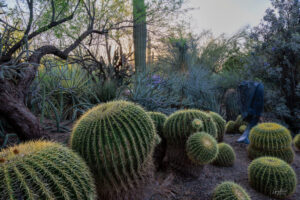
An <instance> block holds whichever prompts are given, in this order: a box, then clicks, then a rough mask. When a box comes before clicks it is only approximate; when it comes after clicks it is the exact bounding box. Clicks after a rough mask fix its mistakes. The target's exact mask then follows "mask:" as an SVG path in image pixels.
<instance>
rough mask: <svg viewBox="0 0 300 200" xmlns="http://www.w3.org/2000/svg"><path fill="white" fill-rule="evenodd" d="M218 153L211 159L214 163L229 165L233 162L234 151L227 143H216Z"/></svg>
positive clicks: (223, 165)
mask: <svg viewBox="0 0 300 200" xmlns="http://www.w3.org/2000/svg"><path fill="white" fill-rule="evenodd" d="M218 149H219V153H218V155H217V157H216V159H215V160H214V161H213V164H214V165H218V166H222V167H229V166H232V165H233V164H234V161H235V152H234V150H233V149H232V147H231V146H230V145H229V144H226V143H219V144H218Z"/></svg>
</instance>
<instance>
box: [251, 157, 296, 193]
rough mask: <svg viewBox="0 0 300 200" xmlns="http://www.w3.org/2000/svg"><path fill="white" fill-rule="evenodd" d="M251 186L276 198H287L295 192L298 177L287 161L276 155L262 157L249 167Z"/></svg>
mask: <svg viewBox="0 0 300 200" xmlns="http://www.w3.org/2000/svg"><path fill="white" fill-rule="evenodd" d="M248 178H249V182H250V185H251V187H253V188H254V189H255V190H257V191H258V192H261V193H263V194H265V195H268V196H270V197H274V198H281V199H285V198H286V197H288V196H290V195H291V194H293V193H294V192H295V189H296V186H297V178H296V174H295V172H294V170H293V169H292V168H291V167H290V166H289V164H287V163H286V162H285V161H283V160H281V159H278V158H275V157H261V158H257V159H255V160H253V161H252V162H251V164H250V165H249V167H248Z"/></svg>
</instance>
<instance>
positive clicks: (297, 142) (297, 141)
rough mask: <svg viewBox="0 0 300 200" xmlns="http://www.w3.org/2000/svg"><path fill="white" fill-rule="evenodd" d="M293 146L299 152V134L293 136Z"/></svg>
mask: <svg viewBox="0 0 300 200" xmlns="http://www.w3.org/2000/svg"><path fill="white" fill-rule="evenodd" d="M294 145H295V147H296V148H297V149H298V150H300V133H299V134H298V135H296V136H295V138H294Z"/></svg>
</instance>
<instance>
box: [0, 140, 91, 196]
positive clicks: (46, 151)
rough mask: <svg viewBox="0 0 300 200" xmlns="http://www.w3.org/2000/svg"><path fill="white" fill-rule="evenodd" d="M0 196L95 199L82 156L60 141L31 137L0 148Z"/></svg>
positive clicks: (89, 175) (88, 172)
mask: <svg viewBox="0 0 300 200" xmlns="http://www.w3.org/2000/svg"><path fill="white" fill-rule="evenodd" d="M0 199H1V200H7V199H10V200H19V199H28V200H35V199H49V200H50V199H53V200H54V199H60V200H65V199H70V200H71V199H78V200H83V199H85V200H93V199H96V190H95V185H94V180H93V178H92V176H91V174H90V171H89V168H88V166H87V165H86V164H85V162H84V161H83V159H82V158H81V157H79V156H78V155H77V154H76V153H74V152H72V151H71V150H70V149H68V148H66V147H63V146H62V145H60V144H57V143H53V142H47V141H35V142H27V143H23V144H20V145H17V146H13V147H10V148H8V149H4V150H2V151H1V152H0Z"/></svg>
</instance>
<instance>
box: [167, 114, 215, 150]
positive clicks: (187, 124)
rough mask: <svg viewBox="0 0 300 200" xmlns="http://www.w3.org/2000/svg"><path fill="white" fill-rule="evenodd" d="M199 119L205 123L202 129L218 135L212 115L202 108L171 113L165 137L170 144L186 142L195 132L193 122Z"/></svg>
mask: <svg viewBox="0 0 300 200" xmlns="http://www.w3.org/2000/svg"><path fill="white" fill-rule="evenodd" d="M194 119H199V120H201V121H202V123H203V128H202V129H201V131H205V132H207V133H208V134H210V135H212V136H213V137H215V138H216V137H217V128H216V125H215V123H214V122H213V120H212V118H211V116H210V115H209V114H207V113H206V112H203V111H200V110H193V109H190V110H180V111H177V112H175V113H173V114H172V115H170V116H169V117H168V118H167V120H166V122H165V124H164V131H163V134H164V137H165V138H166V139H167V142H168V144H169V143H173V144H178V143H179V144H180V143H185V142H186V140H187V138H188V137H189V136H190V135H191V134H193V133H194V129H193V127H192V122H193V120H194Z"/></svg>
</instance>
